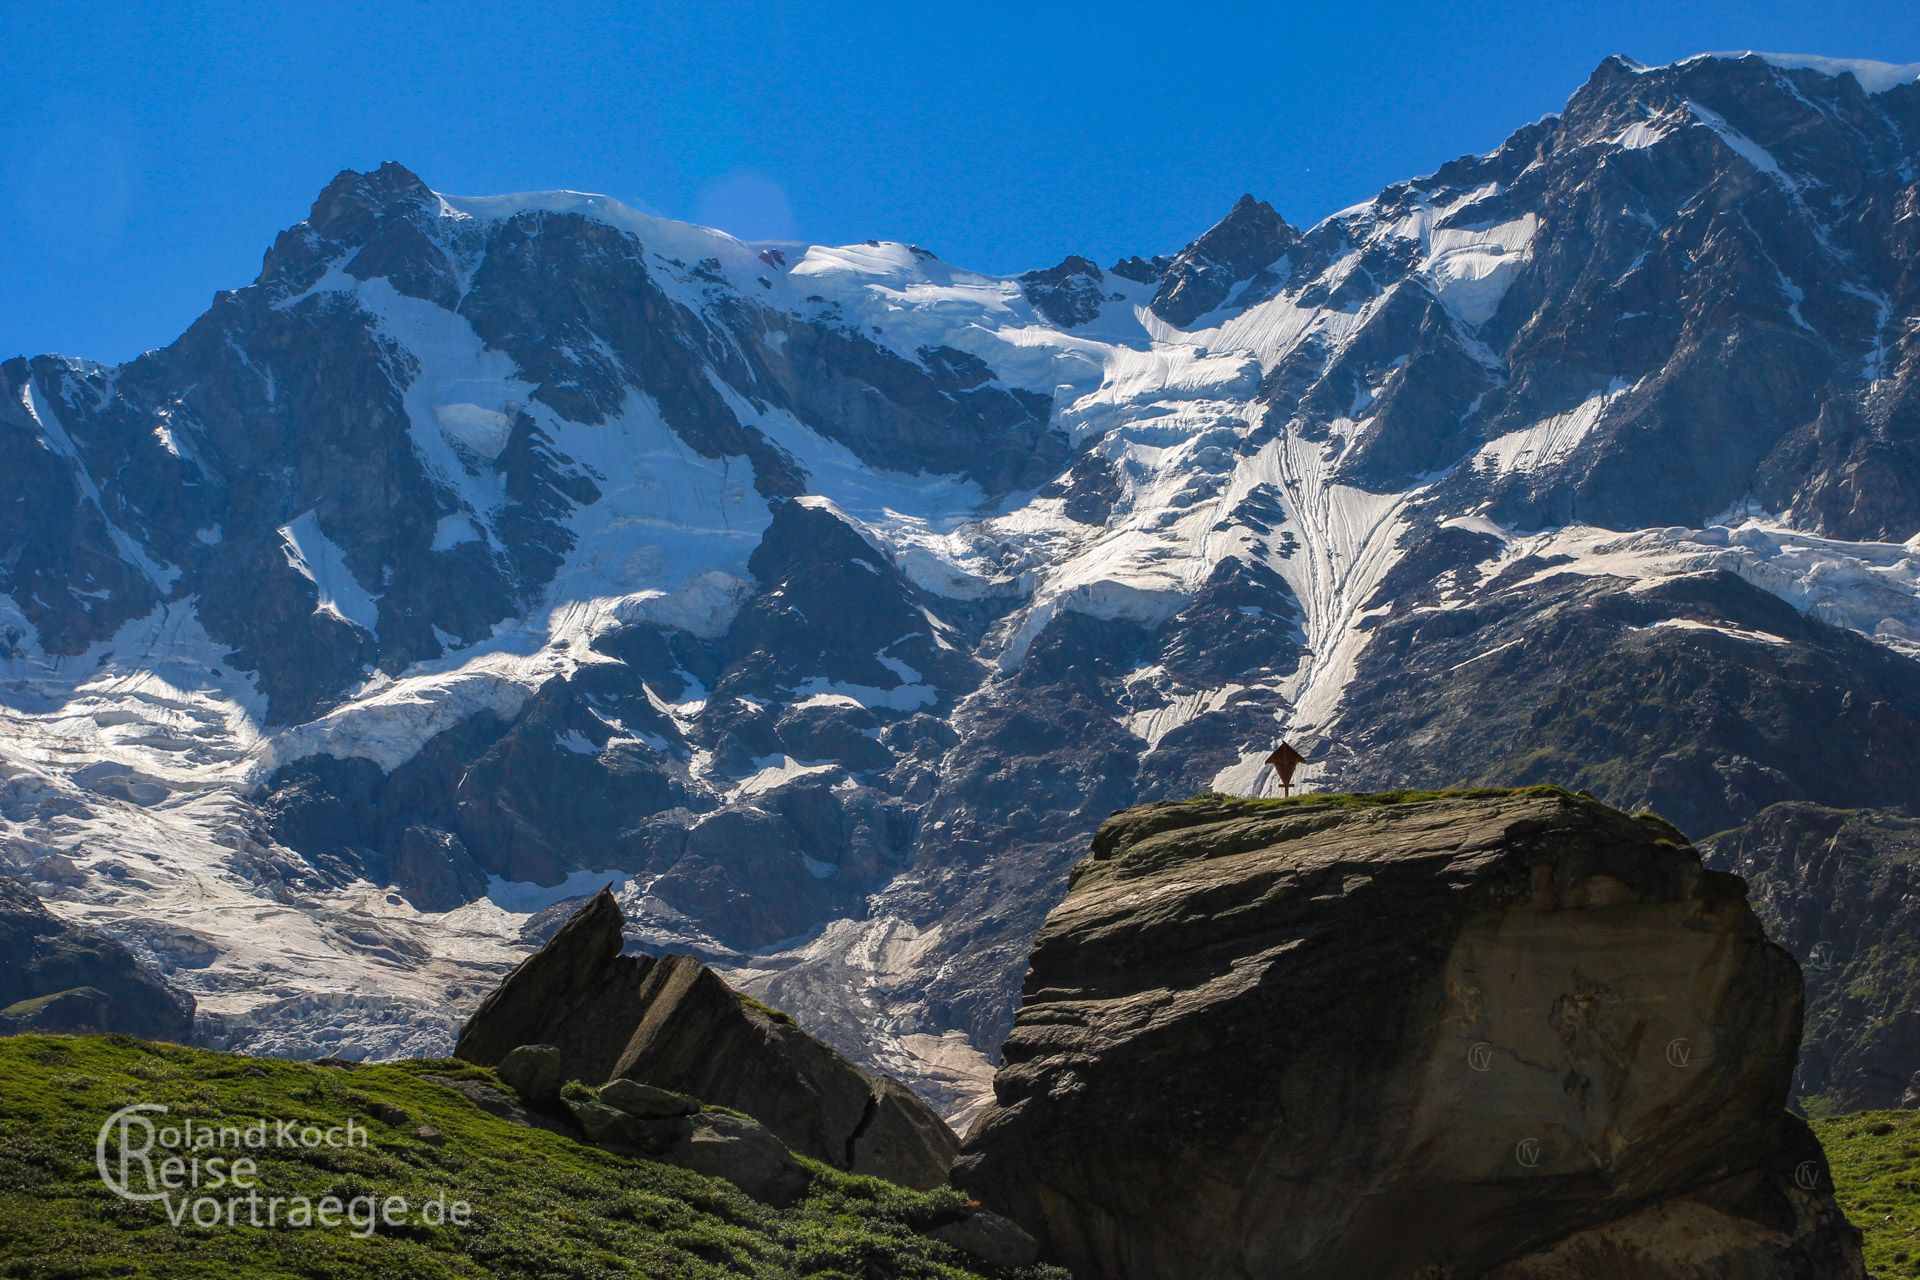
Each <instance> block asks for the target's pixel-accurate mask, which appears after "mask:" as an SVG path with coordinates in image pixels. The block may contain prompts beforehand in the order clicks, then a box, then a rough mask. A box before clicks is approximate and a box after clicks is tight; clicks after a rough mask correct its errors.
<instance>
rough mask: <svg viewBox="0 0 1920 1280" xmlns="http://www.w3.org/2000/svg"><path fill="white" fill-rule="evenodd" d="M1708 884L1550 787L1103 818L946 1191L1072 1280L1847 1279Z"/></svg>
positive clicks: (1767, 949)
mask: <svg viewBox="0 0 1920 1280" xmlns="http://www.w3.org/2000/svg"><path fill="white" fill-rule="evenodd" d="M1800 1001H1801V986H1800V975H1799V971H1798V969H1797V967H1796V966H1795V965H1794V963H1793V961H1792V959H1791V958H1789V957H1788V955H1787V954H1786V952H1784V951H1783V950H1781V949H1780V948H1779V947H1778V946H1776V945H1774V944H1773V943H1772V942H1770V941H1768V939H1767V938H1766V936H1765V935H1764V933H1763V932H1762V931H1761V929H1760V927H1759V925H1758V924H1757V923H1756V921H1755V918H1754V915H1753V913H1752V911H1751V910H1749V908H1748V905H1747V900H1746V886H1745V884H1744V882H1743V881H1741V880H1740V879H1739V878H1738V877H1736V876H1732V875H1727V874H1723V873H1718V872H1713V871H1709V870H1707V869H1705V868H1704V867H1703V866H1702V865H1701V862H1700V859H1699V857H1698V855H1697V854H1696V853H1695V852H1694V850H1693V849H1692V848H1691V847H1689V845H1688V844H1687V842H1686V840H1685V839H1684V838H1683V837H1682V836H1681V835H1680V834H1679V832H1677V831H1676V830H1674V829H1673V828H1672V827H1670V826H1668V825H1667V824H1666V823H1664V822H1661V821H1660V820H1658V819H1656V818H1653V817H1650V816H1637V817H1630V816H1628V815H1626V814H1624V813H1620V812H1618V811H1616V810H1613V809H1610V808H1608V807H1606V806H1604V805H1601V804H1599V803H1597V802H1594V801H1591V800H1588V799H1585V798H1582V797H1576V796H1572V795H1568V794H1566V793H1563V792H1558V791H1552V790H1548V789H1536V790H1533V791H1529V792H1503V793H1477V794H1455V795H1441V796H1433V797H1415V798H1407V797H1335V798H1328V797H1303V798H1300V799H1296V800H1293V801H1286V802H1277V803H1275V802H1267V803H1261V802H1244V801H1230V800H1223V799H1219V798H1207V799H1202V800H1199V801H1195V802H1191V803H1185V804H1159V805H1149V806H1145V807H1141V808H1136V809H1131V810H1127V811H1125V812H1123V813H1120V814H1118V815H1116V816H1115V817H1114V818H1113V819H1112V820H1110V821H1109V822H1108V823H1107V824H1106V825H1105V826H1103V827H1102V828H1101V830H1100V832H1099V833H1098V835H1097V836H1096V837H1095V840H1094V843H1093V851H1092V853H1091V854H1090V856H1088V857H1087V858H1085V859H1083V860H1082V861H1081V862H1080V864H1079V865H1078V866H1077V867H1076V868H1075V870H1074V873H1073V878H1072V883H1071V888H1070V891H1069V892H1068V894H1067V897H1066V899H1065V900H1064V901H1063V902H1062V903H1061V904H1060V905H1059V906H1058V907H1057V908H1056V909H1055V910H1054V911H1053V913H1052V914H1051V915H1050V916H1049V917H1048V920H1047V923H1046V925H1045V927H1044V928H1043V929H1042V931H1041V933H1040V936H1039V939H1038V942H1037V943H1036V945H1035V948H1034V952H1033V960H1032V968H1031V971H1030V973H1029V975H1028V978H1027V982H1026V986H1025V993H1024V999H1023V1002H1022V1004H1021V1007H1020V1010H1019V1014H1018V1017H1017V1019H1016V1022H1015V1025H1014V1029H1013V1033H1012V1035H1011V1036H1010V1037H1009V1039H1008V1040H1007V1043H1006V1048H1005V1055H1004V1060H1003V1063H1002V1066H1001V1068H1000V1071H999V1073H998V1075H997V1076H996V1078H995V1081H994V1094H995V1103H994V1105H993V1107H992V1108H991V1109H990V1110H989V1111H988V1112H987V1113H986V1114H985V1115H984V1116H983V1117H982V1119H981V1121H980V1122H979V1124H977V1125H976V1126H975V1128H974V1129H973V1130H972V1131H971V1133H970V1134H969V1138H968V1142H967V1145H966V1149H965V1151H964V1152H963V1154H962V1157H961V1159H960V1162H959V1164H958V1166H957V1167H956V1169H955V1174H954V1179H955V1182H956V1183H957V1184H959V1185H960V1186H962V1187H964V1188H965V1189H967V1190H969V1191H971V1192H972V1193H973V1194H975V1195H977V1196H978V1197H980V1199H981V1200H982V1201H983V1202H985V1203H986V1204H987V1205H988V1206H989V1207H990V1208H993V1209H995V1210H997V1211H999V1212H1001V1213H1004V1214H1006V1215H1008V1216H1009V1217H1011V1218H1012V1219H1013V1220H1014V1221H1016V1222H1018V1223H1019V1224H1021V1225H1022V1226H1024V1227H1026V1228H1027V1229H1028V1230H1029V1231H1031V1232H1032V1233H1033V1234H1034V1235H1035V1236H1036V1237H1037V1238H1038V1239H1039V1240H1040V1242H1041V1244H1042V1247H1043V1249H1044V1251H1045V1253H1046V1255H1047V1256H1049V1257H1051V1258H1053V1259H1055V1260H1057V1261H1059V1262H1062V1263H1064V1264H1066V1265H1067V1266H1069V1267H1071V1268H1072V1269H1073V1270H1074V1271H1075V1273H1076V1274H1077V1275H1079V1276H1082V1277H1084V1278H1089V1280H1090V1278H1094V1277H1126V1278H1127V1280H1158V1278H1162V1277H1164V1278H1165V1280H1208V1278H1210V1277H1222V1278H1225V1277H1244V1276H1285V1277H1288V1280H1322V1278H1324V1280H1350V1278H1352V1277H1368V1278H1369V1280H1394V1278H1395V1277H1408V1278H1409V1280H1411V1278H1414V1277H1419V1278H1421V1280H1438V1278H1441V1277H1446V1278H1455V1277H1459V1278H1464V1277H1498V1278H1499V1280H1533V1278H1535V1277H1540V1278H1543V1280H1544V1278H1545V1277H1554V1278H1555V1280H1569V1278H1571V1280H1709V1278H1712V1277H1724V1276H1740V1277H1742V1278H1743V1280H1789V1278H1790V1277H1791V1278H1792V1280H1843V1278H1854V1277H1859V1276H1860V1275H1861V1274H1862V1270H1861V1261H1860V1250H1859V1243H1858V1242H1859V1236H1858V1233H1857V1232H1856V1231H1854V1230H1853V1228H1851V1227H1850V1226H1849V1225H1848V1224H1847V1223H1846V1222H1845V1220H1844V1218H1843V1217H1842V1216H1841V1215H1840V1212H1839V1210H1838V1208H1837V1207H1836V1205H1835V1204H1834V1201H1833V1198H1832V1193H1831V1185H1830V1182H1829V1180H1828V1178H1827V1174H1826V1165H1825V1161H1824V1158H1823V1157H1822V1155H1821V1152H1820V1148H1819V1145H1818V1143H1817V1142H1816V1141H1815V1140H1814V1138H1813V1137H1812V1135H1811V1133H1810V1131H1809V1130H1808V1129H1807V1127H1806V1126H1805V1125H1804V1124H1803V1123H1802V1122H1801V1121H1799V1120H1798V1119H1796V1118H1795V1117H1793V1116H1792V1115H1790V1114H1788V1112H1787V1110H1786V1104H1787V1090H1788V1082H1789V1079H1790V1077H1791V1075H1792V1072H1793V1064H1794V1056H1795V1051H1796V1047H1797V1043H1798V1038H1799V1024H1800Z"/></svg>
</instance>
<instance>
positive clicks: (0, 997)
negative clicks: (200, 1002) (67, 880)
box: [0, 876, 193, 1043]
mask: <svg viewBox="0 0 1920 1280" xmlns="http://www.w3.org/2000/svg"><path fill="white" fill-rule="evenodd" d="M22 1031H50V1032H73V1033H84V1032H90V1031H118V1032H123V1033H125V1034H127V1035H133V1036H142V1037H144V1038H146V1039H149V1040H174V1041H179V1042H181V1043H185V1042H187V1041H188V1040H191V1039H192V1037H193V1000H192V998H191V997H189V996H186V995H184V994H182V993H181V992H179V991H176V990H174V989H173V988H172V987H170V986H168V985H167V983H166V981H165V979H163V978H162V977H161V976H160V975H159V974H158V973H156V972H154V971H153V969H152V968H151V967H149V966H148V965H146V964H144V963H142V962H141V961H140V960H139V959H138V958H137V957H136V956H135V955H134V954H133V953H132V952H131V951H128V950H127V948H126V947H124V946H123V945H121V944H120V943H118V942H116V941H114V940H113V939H112V938H109V937H107V936H106V935H104V934H101V933H98V932H96V931H95V930H92V929H87V928H83V927H80V926H77V925H70V924H67V923H65V922H63V921H61V920H60V919H58V918H57V917H55V916H54V915H53V913H51V912H50V911H48V910H47V909H46V908H45V907H44V906H42V905H40V900H39V899H38V898H36V897H34V895H33V894H32V893H30V892H29V891H28V890H27V889H26V888H24V887H23V886H21V885H19V884H16V883H15V882H13V881H12V880H8V879H6V878H5V877H4V876H0V1033H15V1032H22Z"/></svg>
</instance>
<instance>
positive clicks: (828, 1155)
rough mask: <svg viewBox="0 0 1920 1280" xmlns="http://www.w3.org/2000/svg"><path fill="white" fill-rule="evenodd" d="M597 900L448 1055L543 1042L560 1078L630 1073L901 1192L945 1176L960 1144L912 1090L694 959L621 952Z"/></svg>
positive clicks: (500, 1051) (489, 1057) (485, 1059)
mask: <svg viewBox="0 0 1920 1280" xmlns="http://www.w3.org/2000/svg"><path fill="white" fill-rule="evenodd" d="M621 946H622V938H621V916H620V908H619V906H618V905H617V904H616V903H615V902H614V899H613V896H612V895H611V894H609V893H605V892H602V893H601V894H599V895H598V896H597V897H595V898H594V899H593V901H591V902H589V903H588V904H587V905H586V906H585V907H583V908H581V910H580V911H579V913H578V914H576V915H575V916H574V917H573V918H572V919H571V920H569V921H568V922H567V923H566V924H565V925H563V926H562V927H561V928H560V930H559V932H558V933H556V934H555V935H554V936H553V939H552V940H551V941H550V942H548V943H547V945H546V946H545V947H543V948H542V949H541V950H540V951H539V952H537V953H536V954H535V955H533V956H532V957H531V958H529V959H528V960H527V961H526V962H525V963H524V964H522V965H521V966H520V967H519V968H518V969H516V970H514V971H513V973H512V974H510V975H508V977H507V980H506V981H505V982H504V983H502V984H501V986H500V987H499V989H498V990H496V991H495V992H494V993H493V994H492V995H490V996H488V997H487V999H486V1001H485V1002H484V1003H482V1004H481V1006H480V1008H479V1009H478V1010H477V1011H476V1012H475V1013H474V1015H473V1018H472V1019H471V1020H470V1021H469V1022H468V1023H467V1025H466V1027H465V1029H463V1030H462V1032H461V1034H460V1043H459V1045H458V1047H457V1049H456V1050H455V1052H456V1053H457V1054H458V1056H460V1057H462V1058H464V1059H466V1060H467V1061H469V1062H477V1063H480V1064H482V1065H486V1066H492V1065H494V1064H497V1063H501V1062H503V1061H504V1060H506V1059H507V1058H508V1057H509V1056H510V1055H511V1054H512V1052H513V1051H514V1050H515V1049H517V1048H519V1047H520V1046H523V1045H536V1044H537V1045H551V1046H553V1047H554V1048H555V1049H557V1050H558V1052H559V1056H560V1059H561V1061H562V1063H563V1064H564V1065H563V1066H562V1068H561V1074H562V1076H563V1077H565V1078H569V1079H578V1080H584V1081H587V1082H589V1083H593V1084H598V1083H601V1082H603V1081H615V1080H620V1079H627V1080H633V1081H638V1082H640V1083H642V1084H646V1085H651V1086H654V1087H656V1088H657V1089H661V1090H672V1091H675V1092H677V1093H680V1094H685V1095H690V1096H691V1097H693V1098H697V1099H699V1100H700V1101H701V1102H705V1103H708V1104H710V1105H717V1106H723V1107H732V1108H734V1109H736V1110H739V1111H744V1112H746V1113H747V1114H748V1115H751V1116H753V1117H754V1118H755V1119H756V1120H758V1121H760V1122H761V1123H762V1124H764V1125H765V1126H766V1127H767V1128H768V1129H770V1130H771V1131H772V1132H773V1134H774V1135H775V1136H777V1137H778V1138H779V1139H780V1140H781V1141H782V1142H784V1143H786V1145H787V1146H788V1147H791V1148H792V1149H793V1150H795V1151H798V1152H800V1153H801V1154H803V1155H808V1156H812V1157H813V1158H814V1159H816V1160H821V1161H824V1162H826V1163H827V1164H831V1165H833V1166H835V1167H836V1168H840V1169H847V1170H850V1171H852V1172H854V1173H866V1174H872V1175H874V1176H876V1177H881V1178H885V1179H887V1180H888V1181H889V1182H897V1183H900V1184H902V1185H904V1186H910V1187H922V1188H924V1187H934V1186H939V1185H940V1184H941V1183H943V1182H945V1181H946V1178H947V1170H948V1168H949V1167H950V1166H951V1165H952V1163H953V1157H954V1153H955V1152H956V1151H957V1150H958V1148H959V1139H958V1138H956V1137H955V1136H954V1134H953V1131H952V1130H951V1129H949V1128H947V1126H946V1123H945V1122H944V1121H942V1120H941V1119H940V1117H939V1116H938V1115H937V1114H935V1113H934V1111H933V1109H932V1108H930V1107H929V1106H927V1104H926V1103H924V1102H922V1101H921V1100H920V1099H919V1098H918V1097H916V1096H915V1095H914V1094H913V1092H912V1091H911V1090H909V1089H907V1088H906V1087H904V1086H902V1085H900V1084H897V1083H896V1082H894V1081H892V1080H889V1079H886V1078H885V1077H873V1076H869V1075H868V1074H867V1073H865V1072H863V1071H862V1070H860V1068H858V1067H856V1066H854V1065H853V1063H851V1062H849V1061H848V1060H847V1059H846V1058H844V1057H842V1056H841V1055H840V1054H839V1053H837V1052H835V1051H834V1050H833V1049H830V1048H828V1047H827V1046H826V1045H824V1044H822V1043H821V1042H820V1041H818V1040H815V1039H814V1038H813V1037H812V1036H809V1035H808V1034H807V1033H806V1032H804V1031H802V1030H800V1028H799V1027H797V1026H795V1025H794V1022H793V1019H792V1018H790V1017H788V1016H787V1015H786V1014H783V1013H780V1012H778V1011H776V1010H773V1009H769V1008H767V1007H766V1006H764V1005H760V1004H758V1003H757V1002H754V1001H750V1000H748V999H746V998H744V997H742V996H740V995H739V994H737V993H736V992H735V991H733V989H732V988H730V987H729V986H727V984H726V983H725V982H724V981H723V980H721V978H720V977H719V975H717V974H715V973H714V972H713V971H712V970H711V969H708V968H707V967H706V966H705V965H703V964H701V963H700V962H699V961H697V960H695V959H693V958H692V957H691V956H662V957H658V958H656V957H652V956H629V955H622V954H621V952H620V949H621Z"/></svg>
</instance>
